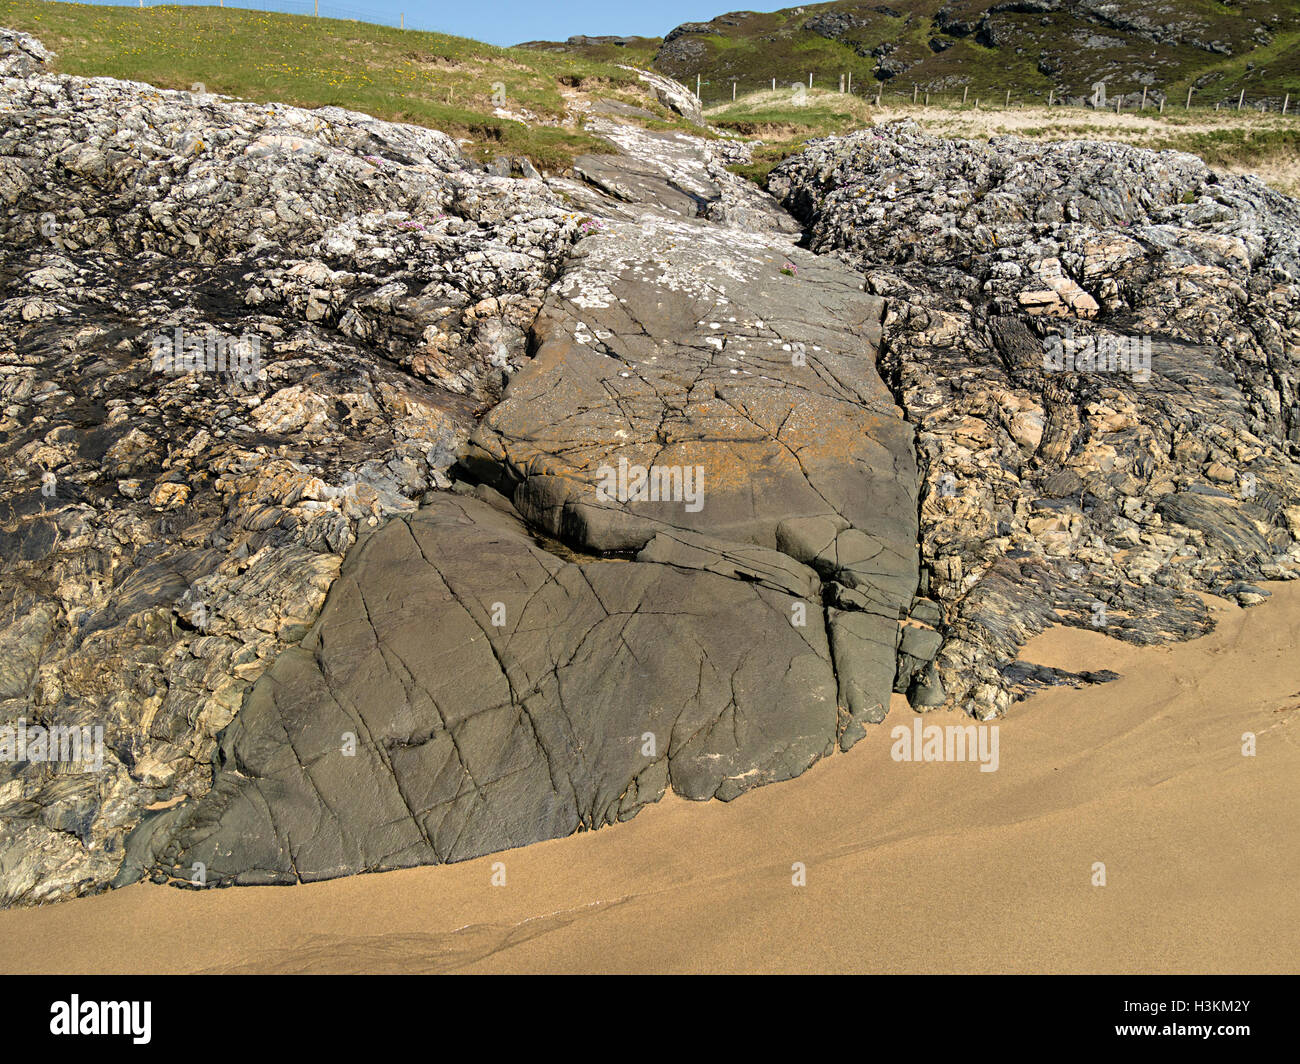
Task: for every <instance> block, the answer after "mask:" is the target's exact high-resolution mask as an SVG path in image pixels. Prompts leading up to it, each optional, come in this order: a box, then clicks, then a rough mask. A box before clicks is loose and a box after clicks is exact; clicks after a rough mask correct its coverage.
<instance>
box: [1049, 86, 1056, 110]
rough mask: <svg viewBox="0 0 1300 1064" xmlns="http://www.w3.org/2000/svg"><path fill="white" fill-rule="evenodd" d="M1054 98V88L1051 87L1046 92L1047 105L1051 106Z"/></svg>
mask: <svg viewBox="0 0 1300 1064" xmlns="http://www.w3.org/2000/svg"><path fill="white" fill-rule="evenodd" d="M1055 99H1056V90H1055V89H1052V90H1050V91H1049V92H1048V94H1047V106H1048V107H1051V106H1052V101H1053V100H1055Z"/></svg>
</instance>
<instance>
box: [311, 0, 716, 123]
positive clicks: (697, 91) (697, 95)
mask: <svg viewBox="0 0 1300 1064" xmlns="http://www.w3.org/2000/svg"><path fill="white" fill-rule="evenodd" d="M319 2H320V0H317V3H319ZM695 98H696V99H697V100H698V99H699V98H700V75H699V74H696V75H695Z"/></svg>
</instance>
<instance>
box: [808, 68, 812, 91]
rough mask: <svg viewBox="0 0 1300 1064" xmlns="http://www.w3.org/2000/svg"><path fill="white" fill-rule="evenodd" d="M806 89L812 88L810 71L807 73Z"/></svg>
mask: <svg viewBox="0 0 1300 1064" xmlns="http://www.w3.org/2000/svg"><path fill="white" fill-rule="evenodd" d="M808 88H810V89H811V88H812V71H811V70H810V71H808Z"/></svg>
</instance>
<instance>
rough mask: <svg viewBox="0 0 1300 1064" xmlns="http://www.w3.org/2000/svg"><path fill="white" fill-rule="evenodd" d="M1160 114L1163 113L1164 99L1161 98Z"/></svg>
mask: <svg viewBox="0 0 1300 1064" xmlns="http://www.w3.org/2000/svg"><path fill="white" fill-rule="evenodd" d="M1160 113H1161V114H1164V113H1165V98H1164V97H1163V96H1161V97H1160Z"/></svg>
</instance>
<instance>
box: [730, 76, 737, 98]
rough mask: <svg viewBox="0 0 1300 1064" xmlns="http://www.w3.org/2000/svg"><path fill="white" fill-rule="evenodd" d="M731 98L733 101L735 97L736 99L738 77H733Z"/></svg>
mask: <svg viewBox="0 0 1300 1064" xmlns="http://www.w3.org/2000/svg"><path fill="white" fill-rule="evenodd" d="M731 99H732V102H735V99H736V79H735V78H732V79H731Z"/></svg>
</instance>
